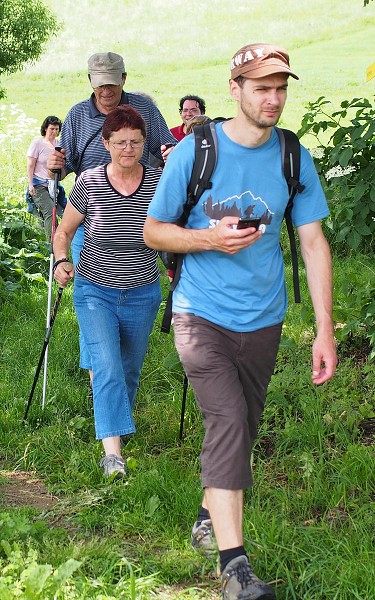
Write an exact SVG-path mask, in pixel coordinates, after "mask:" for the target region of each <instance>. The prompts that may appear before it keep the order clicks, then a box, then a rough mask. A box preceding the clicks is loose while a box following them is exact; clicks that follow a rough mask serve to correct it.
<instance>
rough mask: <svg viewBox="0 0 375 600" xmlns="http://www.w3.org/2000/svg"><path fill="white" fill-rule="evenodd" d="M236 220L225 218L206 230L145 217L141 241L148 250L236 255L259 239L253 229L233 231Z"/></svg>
mask: <svg viewBox="0 0 375 600" xmlns="http://www.w3.org/2000/svg"><path fill="white" fill-rule="evenodd" d="M237 222H238V217H224V218H223V219H222V220H221V221H220V222H219V223H218V224H217V225H216V226H215V227H212V228H206V229H185V228H183V227H179V226H178V225H176V224H175V223H164V222H162V221H157V220H156V219H154V218H153V217H150V216H148V217H147V219H146V222H145V226H144V230H143V237H144V240H145V242H146V244H147V246H149V247H150V248H154V249H155V250H164V251H166V252H177V253H179V254H188V253H191V252H202V251H204V250H216V251H219V252H225V253H226V254H235V253H236V252H239V251H240V250H242V249H243V248H247V247H248V246H251V245H252V244H254V243H255V242H256V241H257V240H259V238H261V237H262V233H261V232H260V231H256V230H255V228H254V227H250V228H249V229H235V228H233V226H236V225H237Z"/></svg>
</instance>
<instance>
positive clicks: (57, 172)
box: [42, 146, 61, 410]
mask: <svg viewBox="0 0 375 600" xmlns="http://www.w3.org/2000/svg"><path fill="white" fill-rule="evenodd" d="M55 149H56V150H57V151H58V152H59V151H60V150H61V148H60V146H55ZM53 172H54V174H55V177H54V186H53V205H52V226H51V246H50V255H49V275H48V298H47V315H46V334H47V332H48V330H49V329H50V326H51V316H50V315H51V305H52V284H53V260H54V257H53V240H54V237H55V232H56V218H57V217H56V215H57V198H58V195H59V179H60V175H61V170H60V169H54V171H53ZM47 373H48V344H47V346H46V350H45V356H44V373H43V395H42V409H43V410H44V406H45V403H46V392H47Z"/></svg>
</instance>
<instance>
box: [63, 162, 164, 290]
mask: <svg viewBox="0 0 375 600" xmlns="http://www.w3.org/2000/svg"><path fill="white" fill-rule="evenodd" d="M160 176H161V171H160V170H158V169H152V168H151V167H144V168H143V177H142V181H141V183H140V185H139V187H138V189H137V190H136V191H135V192H134V193H133V194H132V195H131V196H123V195H122V194H120V193H119V192H118V191H117V190H115V189H114V187H112V185H111V183H110V181H109V179H108V175H107V165H102V166H100V167H96V168H95V169H88V170H87V171H84V172H83V173H82V174H81V175H80V176H79V177H78V179H77V181H76V183H75V185H74V187H73V189H72V191H71V194H70V197H69V201H70V202H71V203H72V205H73V207H74V208H76V209H77V210H78V211H79V212H80V213H82V214H83V215H85V219H84V222H83V225H84V243H83V249H82V251H81V255H80V260H79V263H78V265H77V272H78V273H79V274H80V275H83V276H84V277H86V278H87V279H89V280H90V281H92V282H93V283H97V284H99V285H104V286H106V287H114V288H120V289H127V288H134V287H139V286H141V285H146V284H149V283H153V282H155V281H157V279H158V277H159V269H158V266H157V260H156V259H157V252H156V251H155V250H152V249H151V248H148V247H147V246H146V244H145V242H144V240H143V225H144V222H145V219H146V215H147V209H148V206H149V204H150V202H151V199H152V197H153V195H154V193H155V189H156V186H157V184H158V181H159V179H160Z"/></svg>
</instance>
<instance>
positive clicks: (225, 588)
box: [221, 556, 276, 600]
mask: <svg viewBox="0 0 375 600" xmlns="http://www.w3.org/2000/svg"><path fill="white" fill-rule="evenodd" d="M221 586H222V587H221V590H222V594H223V596H222V597H223V600H276V595H275V592H274V591H273V589H272V588H271V587H270V586H269V585H268V584H267V583H265V582H264V581H262V580H261V579H259V577H257V576H256V575H255V573H254V571H253V569H252V568H251V565H250V563H249V561H248V560H247V557H246V556H238V557H237V558H234V559H233V560H231V561H230V562H229V563H228V564H227V566H226V567H225V569H224V571H223V574H222V576H221Z"/></svg>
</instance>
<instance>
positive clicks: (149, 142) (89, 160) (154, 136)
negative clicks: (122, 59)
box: [60, 92, 177, 175]
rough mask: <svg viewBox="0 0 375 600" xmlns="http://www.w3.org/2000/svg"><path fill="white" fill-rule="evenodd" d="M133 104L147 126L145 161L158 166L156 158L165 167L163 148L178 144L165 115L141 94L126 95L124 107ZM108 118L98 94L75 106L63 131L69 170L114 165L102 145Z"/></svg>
mask: <svg viewBox="0 0 375 600" xmlns="http://www.w3.org/2000/svg"><path fill="white" fill-rule="evenodd" d="M121 104H130V105H131V106H133V108H135V109H136V110H138V111H139V112H140V113H141V115H142V117H143V119H144V121H145V123H146V131H147V139H146V143H145V145H144V149H143V155H142V160H141V162H142V163H143V164H147V165H148V164H150V161H152V164H155V159H157V160H159V161H160V165H163V164H164V162H163V159H162V156H161V152H160V146H161V145H163V144H174V145H175V144H176V143H177V141H176V140H175V138H174V137H173V135H172V134H171V132H170V131H169V129H168V125H167V124H166V122H165V120H164V117H163V115H162V114H161V112H160V111H159V109H158V107H157V106H155V104H154V103H153V102H151V100H149V99H148V98H145V97H144V96H140V95H139V94H128V93H126V92H122V95H121V100H120V104H119V105H121ZM105 118H106V115H103V113H101V112H100V111H99V110H98V109H97V108H96V106H95V102H94V94H92V95H91V96H90V98H89V99H88V100H83V102H79V103H78V104H76V105H75V106H73V107H72V108H71V109H70V111H69V112H68V114H67V116H66V119H65V121H64V123H63V126H62V130H61V136H60V139H61V146H62V147H63V148H65V150H66V162H65V171H66V174H68V173H72V172H73V173H75V174H76V175H80V173H82V171H85V170H86V169H93V168H94V167H98V166H99V165H104V164H105V163H109V162H111V156H110V154H109V152H108V151H107V150H106V149H105V148H104V145H103V142H102V136H101V133H102V127H103V123H104V120H105Z"/></svg>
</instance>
